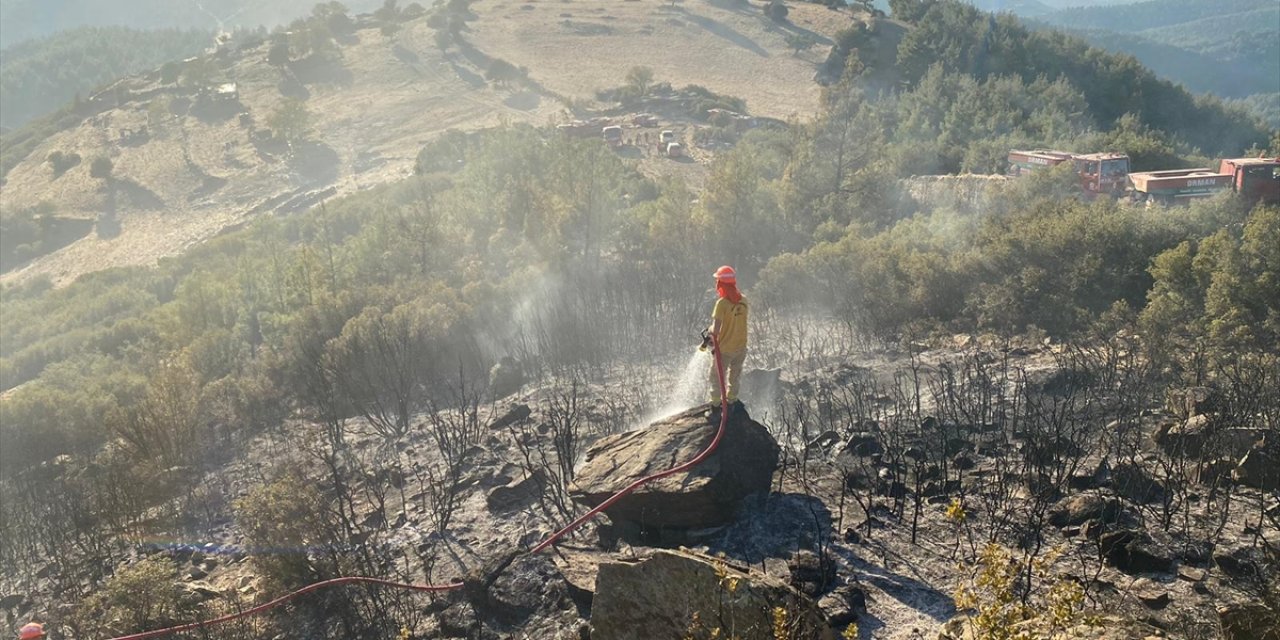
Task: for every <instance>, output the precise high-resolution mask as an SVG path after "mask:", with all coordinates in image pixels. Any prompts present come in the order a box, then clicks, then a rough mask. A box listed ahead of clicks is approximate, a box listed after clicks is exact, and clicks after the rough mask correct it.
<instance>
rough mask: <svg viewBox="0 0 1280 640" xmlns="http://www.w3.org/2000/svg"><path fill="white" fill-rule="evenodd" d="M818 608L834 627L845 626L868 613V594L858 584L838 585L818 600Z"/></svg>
mask: <svg viewBox="0 0 1280 640" xmlns="http://www.w3.org/2000/svg"><path fill="white" fill-rule="evenodd" d="M818 608H819V609H821V610H822V612H823V614H825V615H826V616H827V623H828V624H830V625H831V626H832V627H837V628H839V627H844V626H847V625H850V624H853V623H854V622H857V621H858V617H859V616H863V615H866V613H867V594H866V592H865V591H863V590H862V587H860V586H858V585H856V584H847V585H843V586H839V587H836V588H835V589H834V590H832V591H831V593H828V594H827V595H825V596H823V597H822V599H821V600H819V601H818Z"/></svg>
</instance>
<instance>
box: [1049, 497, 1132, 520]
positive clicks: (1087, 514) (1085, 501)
mask: <svg viewBox="0 0 1280 640" xmlns="http://www.w3.org/2000/svg"><path fill="white" fill-rule="evenodd" d="M1121 511H1122V506H1121V504H1120V501H1119V500H1117V499H1115V498H1111V499H1107V498H1104V497H1102V496H1100V495H1096V494H1091V493H1084V494H1079V495H1074V496H1071V497H1069V498H1064V499H1062V500H1061V501H1060V502H1058V504H1056V505H1054V507H1053V508H1052V509H1050V510H1049V524H1051V525H1053V526H1055V527H1078V526H1080V525H1082V524H1084V523H1085V522H1088V521H1089V520H1100V521H1102V522H1115V521H1116V519H1117V518H1119V517H1120V513H1121Z"/></svg>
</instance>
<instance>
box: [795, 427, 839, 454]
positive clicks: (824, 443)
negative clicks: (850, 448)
mask: <svg viewBox="0 0 1280 640" xmlns="http://www.w3.org/2000/svg"><path fill="white" fill-rule="evenodd" d="M839 441H840V434H839V433H836V432H835V431H826V432H824V433H823V434H822V435H820V436H818V437H816V438H814V439H813V440H810V441H809V442H808V444H806V445H805V446H804V450H805V451H808V452H810V453H813V452H818V451H826V450H828V449H830V448H831V447H832V446H834V445H835V443H837V442H839Z"/></svg>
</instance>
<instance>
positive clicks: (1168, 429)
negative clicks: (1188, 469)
mask: <svg viewBox="0 0 1280 640" xmlns="http://www.w3.org/2000/svg"><path fill="white" fill-rule="evenodd" d="M1216 431H1217V429H1216V425H1215V424H1214V421H1213V418H1212V417H1210V416H1207V415H1204V414H1200V415H1193V416H1191V417H1190V418H1187V419H1185V420H1184V421H1182V422H1176V423H1172V424H1166V425H1164V426H1162V427H1161V428H1160V429H1159V430H1158V431H1156V432H1155V434H1154V435H1153V439H1154V440H1155V442H1156V444H1158V445H1160V448H1161V449H1162V450H1164V452H1165V453H1166V454H1169V455H1172V456H1182V457H1188V458H1189V457H1194V456H1199V455H1200V454H1201V453H1202V452H1203V451H1204V447H1205V445H1206V444H1208V443H1209V442H1210V441H1211V440H1213V438H1214V434H1215V432H1216Z"/></svg>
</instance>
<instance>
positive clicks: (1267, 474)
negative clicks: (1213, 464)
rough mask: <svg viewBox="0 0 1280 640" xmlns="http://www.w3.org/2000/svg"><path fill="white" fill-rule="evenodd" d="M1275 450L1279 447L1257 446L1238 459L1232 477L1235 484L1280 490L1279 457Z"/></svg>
mask: <svg viewBox="0 0 1280 640" xmlns="http://www.w3.org/2000/svg"><path fill="white" fill-rule="evenodd" d="M1276 449H1280V447H1268V446H1267V444H1266V443H1260V444H1258V445H1257V446H1255V447H1254V448H1253V449H1252V450H1250V451H1249V452H1248V453H1246V454H1245V455H1244V457H1243V458H1241V459H1240V463H1239V464H1237V465H1236V468H1235V471H1233V472H1232V474H1231V475H1232V477H1233V478H1235V480H1236V482H1239V483H1240V484H1242V485H1245V486H1248V487H1253V488H1255V489H1262V490H1263V491H1277V490H1280V455H1277V452H1276Z"/></svg>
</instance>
